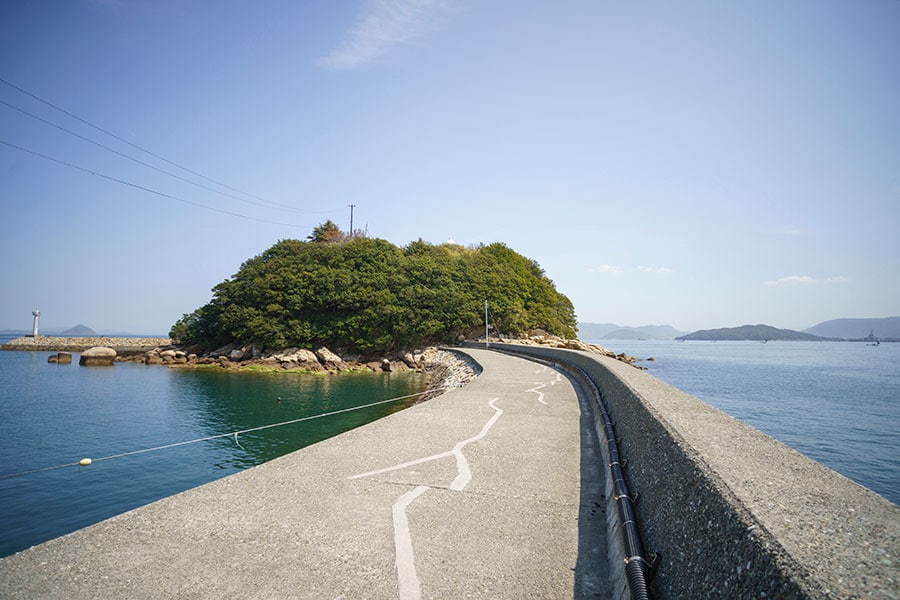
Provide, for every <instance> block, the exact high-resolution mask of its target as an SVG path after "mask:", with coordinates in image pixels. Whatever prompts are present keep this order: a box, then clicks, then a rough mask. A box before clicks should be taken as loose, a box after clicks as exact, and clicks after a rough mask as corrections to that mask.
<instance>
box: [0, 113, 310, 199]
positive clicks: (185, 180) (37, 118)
mask: <svg viewBox="0 0 900 600" xmlns="http://www.w3.org/2000/svg"><path fill="white" fill-rule="evenodd" d="M0 104H3V105H4V106H8V107H9V108H11V109H13V110H17V111H19V112H20V113H22V114H24V115H28V116H29V117H31V118H32V119H36V120H38V121H40V122H41V123H44V124H46V125H50V126H51V127H55V128H57V129H59V130H60V131H63V132H65V133H68V134H69V135H72V136H75V137H77V138H78V139H80V140H84V141H85V142H88V143H89V144H94V145H95V146H98V147H100V148H103V149H104V150H106V151H108V152H112V153H113V154H115V155H117V156H121V157H122V158H125V159H128V160H130V161H132V162H136V163H138V164H139V165H143V166H145V167H147V168H150V169H153V170H154V171H158V172H159V173H163V174H165V175H168V176H169V177H174V178H175V179H178V180H179V181H183V182H185V183H189V184H191V185H195V186H197V187H200V188H203V189H204V190H209V191H210V192H214V193H216V194H221V195H223V196H228V197H229V198H234V199H235V200H238V201H240V202H246V203H248V204H255V205H256V206H262V207H263V208H268V209H271V210H281V211H285V210H291V211H295V212H303V211H300V210H298V209H296V208H276V207H273V206H269V205H268V204H263V203H262V202H255V201H253V200H247V199H246V198H241V197H240V196H235V195H234V194H229V193H228V192H223V191H221V190H217V189H215V188H211V187H209V186H207V185H203V184H202V183H197V182H196V181H191V180H190V179H187V178H185V177H182V176H180V175H176V174H175V173H172V172H171V171H166V170H165V169H162V168H160V167H157V166H155V165H151V164H150V163H148V162H144V161H143V160H141V159H139V158H134V157H133V156H129V155H127V154H125V153H123V152H119V151H118V150H116V149H115V148H110V147H109V146H107V145H105V144H101V143H100V142H98V141H95V140H92V139H90V138H87V137H84V136H83V135H81V134H80V133H76V132H74V131H71V130H69V129H66V128H65V127H63V126H62V125H58V124H56V123H54V122H52V121H48V120H47V119H44V118H43V117H39V116H38V115H36V114H33V113H30V112H28V111H27V110H25V109H23V108H19V107H18V106H15V105H13V104H10V103H9V102H6V101H5V100H0Z"/></svg>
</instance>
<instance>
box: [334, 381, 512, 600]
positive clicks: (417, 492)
mask: <svg viewBox="0 0 900 600" xmlns="http://www.w3.org/2000/svg"><path fill="white" fill-rule="evenodd" d="M497 400H499V398H494V399H493V400H491V401H490V402H488V406H490V407H491V408H493V409H494V414H493V416H491V418H490V419H488V421H487V423H485V424H484V427H482V428H481V431H479V432H478V434H477V435H475V436H473V437H470V438H468V439H465V440H463V441H461V442H457V443H456V445H455V446H453V449H452V450H448V451H447V452H440V453H438V454H432V455H431V456H426V457H424V458H417V459H415V460H410V461H407V462H404V463H400V464H399V465H394V466H392V467H386V468H384V469H378V470H375V471H368V472H366V473H360V474H358V475H352V476H351V477H350V479H360V478H361V477H369V476H371V475H378V474H380V473H387V472H389V471H397V470H399V469H404V468H406V467H410V466H412V465H419V464H422V463H425V462H429V461H432V460H438V459H441V458H446V457H449V456H455V457H456V478H455V479H454V480H453V482H452V483H451V484H450V489H451V490H453V491H457V492H458V491H461V490H463V489H465V487H466V486H467V485H469V482H470V481H471V480H472V471H471V469H469V461H467V460H466V457H465V456H464V455H463V453H462V449H463V448H464V447H465V446H466V445H467V444H471V443H472V442H477V441H478V440H480V439H481V438H483V437H484V436H485V435H487V432H488V431H490V429H491V427H493V426H494V423H496V422H497V419H499V418H500V415H502V414H503V409H500V408H497V407H496V406H495V405H494V402H496V401H497ZM429 489H430V488H429V487H428V486H425V485H420V486H417V487H415V488H413V489H412V490H410V491H408V492H406V493H405V494H403V495H402V496H400V497H399V498H397V501H396V502H394V504H393V506H392V507H391V512H392V515H393V520H394V564H395V565H396V568H397V588H398V596H399V598H400V600H421V598H422V586H421V584H420V582H419V576H418V575H417V574H416V562H415V553H414V552H413V544H412V535H410V532H409V519H408V517H407V516H406V509H407V507H408V506H409V505H410V504H412V502H413V501H414V500H415V499H416V498H418V497H419V496H421V495H422V494H424V493H425V492H427V491H428V490H429Z"/></svg>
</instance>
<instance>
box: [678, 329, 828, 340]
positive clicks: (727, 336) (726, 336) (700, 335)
mask: <svg viewBox="0 0 900 600" xmlns="http://www.w3.org/2000/svg"><path fill="white" fill-rule="evenodd" d="M676 339H679V340H687V341H695V340H707V341H726V340H731V341H736V340H750V341H759V342H762V341H775V340H780V341H788V340H793V341H822V340H823V339H824V338H821V337H818V336H815V335H810V334H808V333H803V332H800V331H794V330H792V329H777V328H775V327H772V326H770V325H742V326H740V327H724V328H721V329H704V330H701V331H695V332H693V333H689V334H687V335H683V336H681V337H679V338H676Z"/></svg>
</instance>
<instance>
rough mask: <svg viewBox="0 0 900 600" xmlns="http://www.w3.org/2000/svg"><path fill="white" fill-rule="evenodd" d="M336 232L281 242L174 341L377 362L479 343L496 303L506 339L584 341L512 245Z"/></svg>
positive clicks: (326, 228)
mask: <svg viewBox="0 0 900 600" xmlns="http://www.w3.org/2000/svg"><path fill="white" fill-rule="evenodd" d="M329 223H330V222H326V223H325V224H323V225H321V226H319V227H317V228H316V230H315V231H314V232H313V235H311V236H310V237H309V239H310V241H307V242H304V241H299V240H281V241H279V242H278V243H276V244H275V245H273V246H272V247H271V248H269V249H268V250H266V251H265V252H263V253H262V254H260V255H259V256H255V257H253V258H251V259H249V260H247V261H245V262H244V264H242V265H241V267H240V269H239V270H238V272H237V273H235V274H234V275H233V276H232V277H231V278H229V279H227V280H225V281H223V282H221V283H219V284H218V285H216V286H215V287H214V288H213V290H212V291H213V298H212V300H211V301H210V302H209V303H208V304H206V305H204V306H202V307H200V308H198V309H197V310H195V311H194V312H193V313H189V314H186V315H184V316H183V317H182V318H181V319H179V320H178V321H177V322H176V323H175V324H174V325H173V326H172V330H171V332H170V335H172V337H175V338H177V339H179V340H180V341H181V342H183V343H191V344H200V345H203V346H209V347H211V346H217V345H222V344H224V343H228V342H232V341H235V342H241V343H251V342H252V343H256V344H259V345H261V346H263V347H268V348H283V347H288V346H299V347H307V348H311V347H314V346H317V345H321V344H325V345H328V346H329V347H332V348H333V349H336V350H345V351H354V352H358V353H369V352H372V353H376V352H384V351H390V350H399V349H409V348H412V347H414V346H419V345H424V344H428V343H433V342H453V341H455V340H456V339H457V337H459V336H466V337H470V336H472V335H477V334H478V333H479V332H480V331H482V329H483V326H484V325H483V322H482V321H483V306H484V302H485V300H487V301H488V303H489V305H490V308H491V313H492V314H493V315H494V319H495V323H496V325H497V327H498V329H499V330H500V332H501V333H506V334H509V335H520V334H523V333H526V332H527V331H529V330H531V329H537V328H540V329H544V330H546V331H548V332H550V333H554V334H557V335H561V336H565V337H574V335H575V312H574V308H573V307H572V303H571V302H570V301H569V299H568V298H566V297H565V296H564V295H563V294H560V293H559V292H558V291H557V290H556V288H555V287H554V285H553V282H552V281H550V280H549V279H548V278H547V277H546V275H545V274H544V272H543V270H542V269H541V268H540V266H539V265H538V264H537V263H536V262H534V261H533V260H529V259H528V258H525V257H524V256H522V255H520V254H518V253H516V252H514V251H513V250H511V249H510V248H508V247H507V246H506V245H504V244H491V245H489V246H482V247H478V248H463V247H461V246H457V245H453V244H442V245H432V244H428V243H427V242H424V241H422V240H417V241H415V242H412V243H410V244H409V245H408V246H406V247H405V248H398V247H397V246H394V245H393V244H391V243H389V242H387V241H385V240H380V239H371V238H364V237H358V238H352V239H346V238H344V239H343V240H342V242H343V243H340V244H335V243H322V242H324V241H326V240H327V239H331V237H333V236H332V233H333V232H334V231H335V230H337V231H339V230H338V229H337V227H336V226H334V224H333V223H332V224H331V225H329ZM329 232H332V233H329Z"/></svg>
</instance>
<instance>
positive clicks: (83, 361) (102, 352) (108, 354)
mask: <svg viewBox="0 0 900 600" xmlns="http://www.w3.org/2000/svg"><path fill="white" fill-rule="evenodd" d="M114 360H116V351H115V350H113V349H112V348H104V347H103V346H97V347H94V348H88V349H87V350H85V351H84V352H82V353H81V358H79V359H78V364H79V365H81V366H82V367H111V366H112V364H113V361H114Z"/></svg>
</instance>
